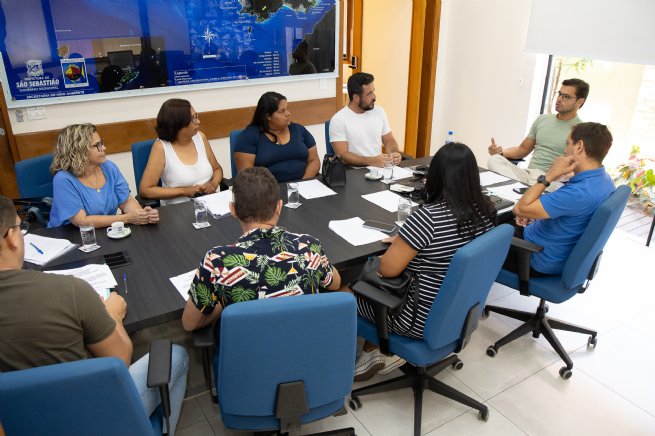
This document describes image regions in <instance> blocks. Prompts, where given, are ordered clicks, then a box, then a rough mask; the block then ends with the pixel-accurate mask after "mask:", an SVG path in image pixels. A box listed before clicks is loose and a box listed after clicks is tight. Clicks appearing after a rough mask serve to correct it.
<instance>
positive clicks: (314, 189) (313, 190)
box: [298, 180, 337, 200]
mask: <svg viewBox="0 0 655 436" xmlns="http://www.w3.org/2000/svg"><path fill="white" fill-rule="evenodd" d="M298 193H299V194H300V195H302V196H303V198H305V199H307V200H310V199H312V198H320V197H327V196H328V195H336V194H337V193H336V192H334V191H333V190H332V189H330V188H328V187H327V186H325V185H324V184H322V183H321V182H319V181H318V180H307V181H304V182H298Z"/></svg>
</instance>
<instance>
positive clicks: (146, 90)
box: [0, 0, 339, 108]
mask: <svg viewBox="0 0 655 436" xmlns="http://www.w3.org/2000/svg"><path fill="white" fill-rule="evenodd" d="M337 8H338V1H337V0H0V51H1V52H2V65H1V66H2V68H0V76H1V78H2V82H3V84H4V86H3V89H4V93H5V98H6V101H7V106H8V107H10V108H13V107H26V106H35V105H44V104H54V103H65V102H73V101H81V100H90V99H98V98H112V97H126V96H131V95H147V94H154V93H160V92H174V91H181V90H191V89H199V88H200V89H202V88H214V87H226V86H238V85H245V84H251V83H262V82H266V81H271V82H279V81H289V80H298V79H299V78H304V79H307V78H322V77H335V76H337V75H338V71H337V69H336V66H337V65H339V58H338V54H337V48H338V47H337V45H338V44H337V39H336V38H337V37H338V20H337V17H338V16H339V14H338V9H337Z"/></svg>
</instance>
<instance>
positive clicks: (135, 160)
mask: <svg viewBox="0 0 655 436" xmlns="http://www.w3.org/2000/svg"><path fill="white" fill-rule="evenodd" d="M155 141H156V139H148V140H147V141H140V142H135V143H133V144H132V167H133V168H134V181H135V182H136V190H137V192H138V191H139V185H140V184H141V178H142V177H143V172H144V171H145V169H146V165H147V164H148V158H149V157H150V150H151V149H152V145H153V144H154V143H155ZM157 186H161V180H160V181H159V183H158V184H157ZM136 200H137V201H138V202H139V203H140V204H141V205H142V206H144V207H145V206H150V207H159V204H160V203H159V200H154V199H150V198H143V197H141V194H140V193H139V194H138V195H136Z"/></svg>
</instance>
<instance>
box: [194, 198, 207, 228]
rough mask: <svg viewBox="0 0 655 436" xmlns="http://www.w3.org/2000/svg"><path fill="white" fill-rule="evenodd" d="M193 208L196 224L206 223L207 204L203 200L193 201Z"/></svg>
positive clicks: (203, 224)
mask: <svg viewBox="0 0 655 436" xmlns="http://www.w3.org/2000/svg"><path fill="white" fill-rule="evenodd" d="M193 210H194V212H195V215H196V226H205V225H207V224H208V223H207V206H206V205H205V202H204V201H194V202H193Z"/></svg>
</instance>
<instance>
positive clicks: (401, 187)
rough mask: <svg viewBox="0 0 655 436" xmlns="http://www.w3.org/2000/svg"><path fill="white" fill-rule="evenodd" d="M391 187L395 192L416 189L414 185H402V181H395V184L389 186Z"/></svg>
mask: <svg viewBox="0 0 655 436" xmlns="http://www.w3.org/2000/svg"><path fill="white" fill-rule="evenodd" d="M389 189H391V190H392V191H394V192H412V191H413V190H414V188H413V187H412V186H407V185H401V184H400V183H394V184H393V185H391V186H389Z"/></svg>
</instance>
